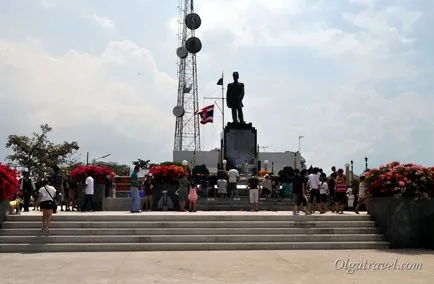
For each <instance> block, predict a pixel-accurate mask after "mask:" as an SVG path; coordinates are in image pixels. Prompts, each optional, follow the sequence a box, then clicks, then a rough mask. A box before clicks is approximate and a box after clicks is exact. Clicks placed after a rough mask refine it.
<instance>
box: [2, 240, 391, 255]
mask: <svg viewBox="0 0 434 284" xmlns="http://www.w3.org/2000/svg"><path fill="white" fill-rule="evenodd" d="M388 246H389V244H388V243H387V242H383V241H360V242H273V243H251V242H239V243H139V244H138V243H116V244H113V243H58V244H53V243H52V244H11V243H2V244H0V252H8V253H19V252H22V253H32V252H33V253H34V252H106V251H207V250H307V249H312V250H331V249H385V248H388Z"/></svg>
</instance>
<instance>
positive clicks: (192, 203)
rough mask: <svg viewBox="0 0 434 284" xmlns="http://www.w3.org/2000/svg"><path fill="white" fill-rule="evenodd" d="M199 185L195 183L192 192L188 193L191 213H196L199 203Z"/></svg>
mask: <svg viewBox="0 0 434 284" xmlns="http://www.w3.org/2000/svg"><path fill="white" fill-rule="evenodd" d="M197 199H198V196H197V185H196V184H195V183H194V184H192V185H191V186H190V191H189V192H188V201H189V209H190V212H196V211H197V210H196V203H197Z"/></svg>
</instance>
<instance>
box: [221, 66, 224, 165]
mask: <svg viewBox="0 0 434 284" xmlns="http://www.w3.org/2000/svg"><path fill="white" fill-rule="evenodd" d="M224 143H225V83H224V71H223V72H222V137H221V143H220V147H221V149H220V163H221V166H222V168H223V170H225V168H224V166H223V160H224V158H225V156H224V153H223V151H224Z"/></svg>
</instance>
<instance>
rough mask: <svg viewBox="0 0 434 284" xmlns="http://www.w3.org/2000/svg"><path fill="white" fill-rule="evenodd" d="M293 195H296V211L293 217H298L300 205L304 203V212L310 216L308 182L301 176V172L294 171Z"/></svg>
mask: <svg viewBox="0 0 434 284" xmlns="http://www.w3.org/2000/svg"><path fill="white" fill-rule="evenodd" d="M292 193H293V194H294V202H295V206H294V210H293V212H292V214H293V215H298V212H299V210H300V205H301V203H303V210H302V211H303V212H304V214H305V215H310V213H309V211H307V209H306V205H307V204H306V199H307V198H306V182H305V180H304V177H302V176H301V175H300V170H299V169H295V170H294V177H293V178H292Z"/></svg>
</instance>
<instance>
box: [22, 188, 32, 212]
mask: <svg viewBox="0 0 434 284" xmlns="http://www.w3.org/2000/svg"><path fill="white" fill-rule="evenodd" d="M23 195H24V211H26V212H28V211H29V206H30V197H31V196H32V194H31V193H30V192H24V194H23Z"/></svg>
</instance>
